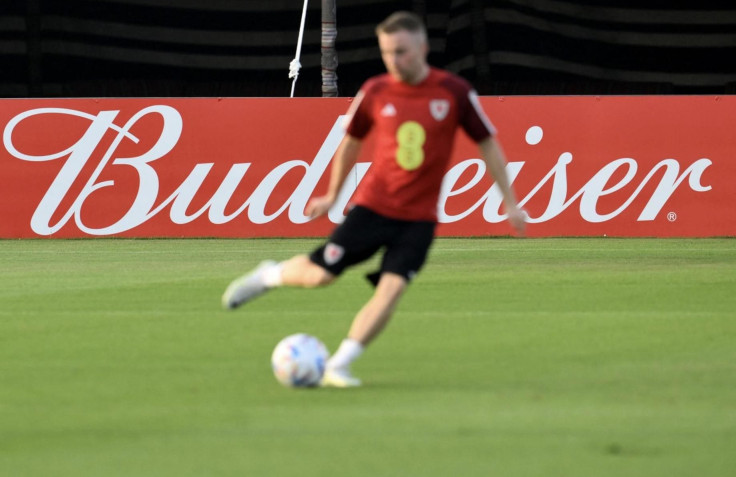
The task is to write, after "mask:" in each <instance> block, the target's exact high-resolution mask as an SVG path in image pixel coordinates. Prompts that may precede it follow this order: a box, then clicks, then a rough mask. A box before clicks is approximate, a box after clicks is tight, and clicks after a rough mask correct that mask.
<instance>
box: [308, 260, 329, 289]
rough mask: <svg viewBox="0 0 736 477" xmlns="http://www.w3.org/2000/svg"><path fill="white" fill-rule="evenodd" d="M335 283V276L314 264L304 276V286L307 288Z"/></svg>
mask: <svg viewBox="0 0 736 477" xmlns="http://www.w3.org/2000/svg"><path fill="white" fill-rule="evenodd" d="M333 281H335V275H333V274H332V273H330V272H328V271H327V270H325V269H324V268H322V267H320V266H319V265H316V264H312V266H311V267H309V270H308V272H307V273H306V274H305V276H304V286H305V287H307V288H316V287H323V286H325V285H329V284H330V283H332V282H333Z"/></svg>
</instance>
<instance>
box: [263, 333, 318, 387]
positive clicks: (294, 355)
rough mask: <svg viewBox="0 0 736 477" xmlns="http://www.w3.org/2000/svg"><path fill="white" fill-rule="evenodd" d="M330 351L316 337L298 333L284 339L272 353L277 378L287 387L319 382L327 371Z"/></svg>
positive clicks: (311, 384) (304, 385)
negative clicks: (326, 365)
mask: <svg viewBox="0 0 736 477" xmlns="http://www.w3.org/2000/svg"><path fill="white" fill-rule="evenodd" d="M328 357H329V352H328V351H327V348H326V347H325V345H324V344H323V343H322V342H321V341H320V340H319V339H318V338H316V337H314V336H311V335H308V334H305V333H297V334H295V335H290V336H287V337H286V338H284V339H282V340H281V341H280V342H279V344H277V345H276V348H275V349H274V350H273V354H272V355H271V367H272V368H273V374H274V375H275V376H276V379H277V380H278V381H279V382H280V383H281V384H283V385H284V386H287V387H292V388H301V387H311V386H316V385H317V384H319V380H320V379H322V374H323V373H324V372H325V363H326V362H327V358H328Z"/></svg>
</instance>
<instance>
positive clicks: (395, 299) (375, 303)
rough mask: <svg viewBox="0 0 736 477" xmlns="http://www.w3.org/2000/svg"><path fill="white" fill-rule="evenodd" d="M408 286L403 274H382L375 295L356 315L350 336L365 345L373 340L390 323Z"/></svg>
mask: <svg viewBox="0 0 736 477" xmlns="http://www.w3.org/2000/svg"><path fill="white" fill-rule="evenodd" d="M406 286H407V282H406V278H404V277H402V276H401V275H397V274H395V273H383V274H381V279H380V280H379V281H378V286H376V289H375V291H374V292H373V296H372V297H371V299H370V300H368V303H366V304H365V305H364V306H363V308H361V310H360V311H359V312H358V314H357V315H356V316H355V319H354V320H353V323H352V325H351V326H350V331H349V332H348V338H349V339H352V340H355V341H357V342H358V343H360V344H361V345H363V346H367V345H368V344H369V343H370V342H371V341H373V339H374V338H375V337H376V336H378V334H379V333H381V331H383V329H384V328H385V327H386V325H387V324H388V322H389V320H390V319H391V316H392V315H393V312H394V310H395V309H396V305H397V304H398V303H399V299H400V298H401V295H403V293H404V290H405V289H406Z"/></svg>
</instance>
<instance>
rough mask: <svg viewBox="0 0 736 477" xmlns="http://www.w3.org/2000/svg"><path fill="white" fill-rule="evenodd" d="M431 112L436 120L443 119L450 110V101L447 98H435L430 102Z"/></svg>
mask: <svg viewBox="0 0 736 477" xmlns="http://www.w3.org/2000/svg"><path fill="white" fill-rule="evenodd" d="M429 112H430V114H431V115H432V117H433V118H434V119H435V120H436V121H442V120H443V119H445V118H446V117H447V113H449V112H450V102H449V101H448V100H446V99H433V100H431V101H430V102H429Z"/></svg>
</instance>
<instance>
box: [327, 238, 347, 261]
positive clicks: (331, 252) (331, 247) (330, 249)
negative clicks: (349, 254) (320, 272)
mask: <svg viewBox="0 0 736 477" xmlns="http://www.w3.org/2000/svg"><path fill="white" fill-rule="evenodd" d="M343 255H345V249H344V248H342V247H341V246H339V245H337V244H334V243H332V242H330V243H328V244H327V245H326V246H325V252H324V259H325V263H326V264H327V265H334V264H336V263H337V262H339V261H340V260H342V257H343Z"/></svg>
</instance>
